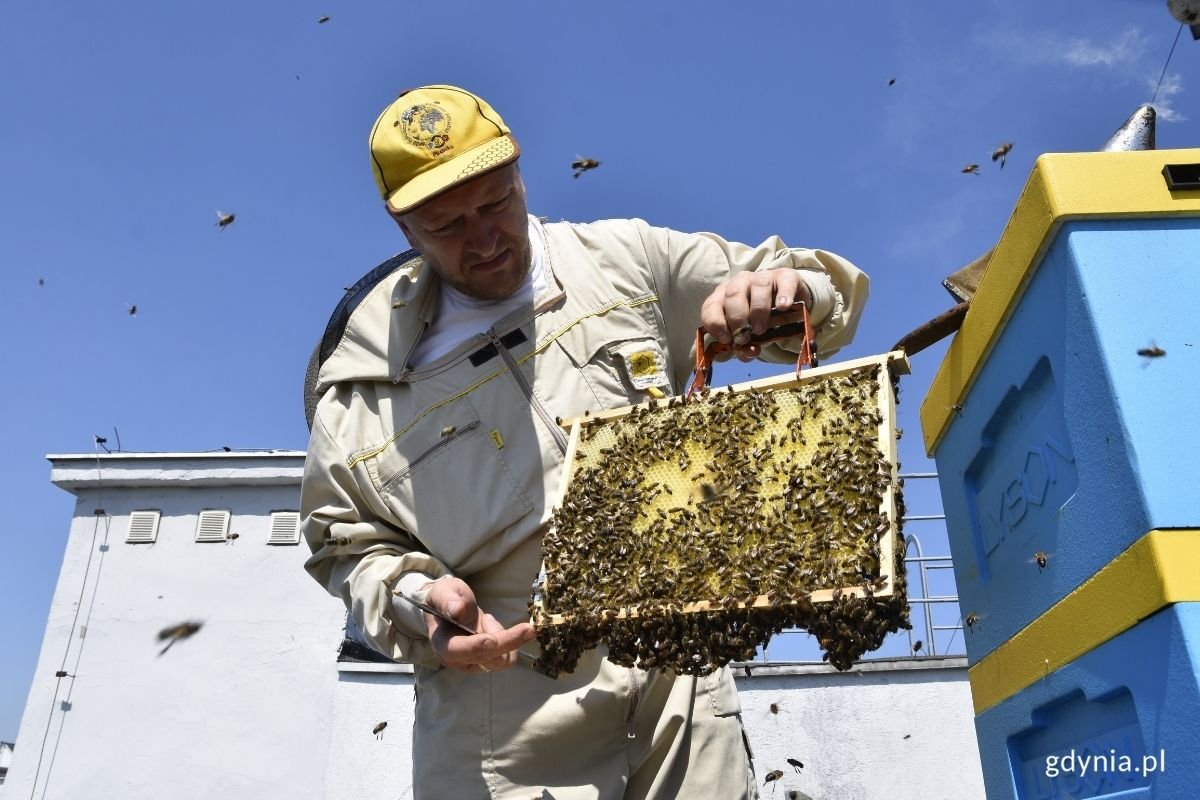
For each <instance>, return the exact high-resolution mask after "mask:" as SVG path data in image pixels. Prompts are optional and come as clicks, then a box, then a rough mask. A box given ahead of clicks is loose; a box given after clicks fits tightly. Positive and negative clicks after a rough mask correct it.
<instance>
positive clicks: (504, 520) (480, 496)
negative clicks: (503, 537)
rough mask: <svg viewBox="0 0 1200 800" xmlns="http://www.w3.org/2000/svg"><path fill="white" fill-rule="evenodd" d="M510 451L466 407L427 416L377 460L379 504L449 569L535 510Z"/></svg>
mask: <svg viewBox="0 0 1200 800" xmlns="http://www.w3.org/2000/svg"><path fill="white" fill-rule="evenodd" d="M506 446H508V443H507V442H505V441H504V438H503V435H502V434H501V433H500V431H498V430H495V429H492V428H489V427H488V425H487V424H486V423H485V422H484V421H483V420H481V419H480V418H479V415H478V414H476V413H475V410H474V408H472V407H471V405H470V404H469V403H467V402H465V401H463V400H460V401H458V402H455V403H451V404H449V405H448V406H447V407H445V408H444V409H438V410H436V411H433V412H431V413H429V414H427V415H426V416H425V417H424V418H423V419H421V420H420V421H419V422H418V423H417V424H415V425H413V426H412V428H411V429H410V430H408V431H405V432H404V434H403V435H402V436H400V437H399V438H398V439H397V440H396V441H395V442H393V443H392V444H391V445H389V446H388V447H387V448H386V449H385V450H384V451H383V452H381V453H380V454H379V456H378V457H377V463H376V474H377V475H378V478H379V483H378V490H379V495H380V499H381V500H382V501H383V502H384V503H385V504H386V505H387V506H388V508H389V509H391V511H392V512H393V513H394V514H396V516H397V517H398V518H399V519H400V521H401V522H402V524H403V525H404V526H405V528H406V529H407V530H409V531H410V532H411V533H412V534H413V535H414V536H416V538H418V539H419V540H421V542H422V543H424V544H425V546H426V547H427V548H428V549H429V552H430V554H431V555H434V556H436V557H437V558H438V559H440V560H441V561H443V562H444V563H445V564H446V565H447V566H449V567H451V568H452V569H453V568H454V566H455V565H456V564H459V563H461V562H462V560H463V559H464V558H465V557H466V556H467V555H469V554H470V553H471V552H472V551H474V550H475V549H476V548H477V547H479V545H480V544H482V543H483V542H485V541H487V540H488V539H489V538H490V537H492V536H494V535H495V534H498V533H500V532H501V531H503V530H504V529H505V528H507V527H509V526H511V525H513V524H514V523H516V522H517V521H519V520H520V519H522V518H523V517H524V516H525V515H527V514H529V513H530V512H531V511H532V510H533V509H534V504H533V502H532V501H531V499H530V497H529V495H528V493H527V492H526V491H525V490H524V488H523V487H522V486H521V485H520V484H519V483H518V481H517V479H516V476H514V475H513V474H512V472H511V470H510V469H509V467H508V464H507V463H506V461H505V459H504V457H503V450H504V448H505V447H506Z"/></svg>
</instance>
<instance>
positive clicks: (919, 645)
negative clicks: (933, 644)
mask: <svg viewBox="0 0 1200 800" xmlns="http://www.w3.org/2000/svg"><path fill="white" fill-rule="evenodd" d="M924 646H925V643H924V642H922V641H921V640H920V639H917V641H916V642H915V643H914V644H913V652H914V653H919V652H921V648H922V647H924Z"/></svg>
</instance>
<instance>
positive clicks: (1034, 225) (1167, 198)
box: [921, 148, 1200, 455]
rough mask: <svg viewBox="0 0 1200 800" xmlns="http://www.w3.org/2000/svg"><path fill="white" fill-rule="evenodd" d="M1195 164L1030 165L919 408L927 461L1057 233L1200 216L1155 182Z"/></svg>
mask: <svg viewBox="0 0 1200 800" xmlns="http://www.w3.org/2000/svg"><path fill="white" fill-rule="evenodd" d="M1198 162H1200V148H1195V149H1190V150H1137V151H1130V152H1116V153H1054V154H1047V155H1043V156H1041V157H1039V158H1038V160H1037V163H1036V164H1035V165H1034V168H1033V172H1032V173H1031V174H1030V176H1029V182H1028V183H1026V184H1025V189H1024V190H1023V191H1022V192H1021V197H1020V199H1018V200H1017V205H1016V207H1015V208H1014V209H1013V214H1012V217H1011V218H1010V219H1009V221H1008V225H1007V226H1006V227H1005V229H1004V233H1003V234H1001V236H1000V243H999V244H997V245H996V250H995V252H994V253H993V254H992V259H991V261H990V262H988V267H987V271H985V272H984V274H983V278H982V280H981V281H980V283H979V290H978V291H977V292H976V293H975V296H974V298H972V300H971V308H970V310H969V311H968V312H967V316H966V318H965V319H964V320H963V324H962V328H961V330H959V332H958V334H957V335H956V336H955V337H954V339H953V340H952V341H951V342H950V348H949V350H948V351H947V352H946V357H945V358H944V359H943V360H942V364H941V366H940V367H939V368H938V372H937V375H936V376H935V377H934V379H933V384H932V385H931V386H930V388H929V393H928V394H926V396H925V401H924V402H923V403H922V404H921V427H922V429H923V431H924V434H925V450H926V452H927V453H929V454H930V455H932V454H933V451H934V449H935V448H936V447H937V446H938V443H939V442H940V441H941V439H942V437H943V436H944V435H945V433H946V428H947V427H949V425H950V422H951V421H952V420H953V419H954V417H955V415H956V414H957V413H958V410H957V408H956V406H959V405H960V404H961V403H962V402H963V398H965V397H966V395H967V392H968V390H969V389H970V388H971V384H972V383H974V381H975V378H976V376H977V375H978V373H979V370H980V368H981V366H982V364H983V361H984V360H985V359H986V358H987V355H988V354H989V353H990V352H991V349H992V347H993V346H994V345H995V343H996V340H997V339H998V338H999V336H1000V333H1001V332H1002V331H1003V329H1004V323H1005V322H1006V321H1007V319H1008V317H1009V315H1010V314H1011V313H1012V311H1013V309H1014V308H1015V307H1016V304H1017V301H1018V300H1019V299H1020V296H1021V292H1022V291H1023V290H1024V288H1025V286H1026V284H1027V283H1028V282H1029V280H1030V279H1031V278H1032V277H1033V273H1034V272H1035V271H1036V269H1037V265H1038V263H1039V262H1040V261H1041V258H1042V255H1043V252H1044V250H1045V248H1047V247H1049V246H1050V243H1051V242H1053V240H1054V236H1055V234H1056V233H1057V231H1058V227H1059V226H1060V225H1061V224H1062V223H1064V222H1067V221H1070V220H1073V219H1080V218H1085V217H1106V218H1118V217H1171V216H1197V215H1200V192H1196V191H1179V190H1177V191H1171V190H1170V189H1168V188H1167V182H1166V180H1165V179H1164V178H1163V175H1162V172H1163V168H1164V166H1165V165H1167V164H1180V163H1185V164H1186V163H1191V164H1194V163H1198Z"/></svg>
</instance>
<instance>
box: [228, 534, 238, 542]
mask: <svg viewBox="0 0 1200 800" xmlns="http://www.w3.org/2000/svg"><path fill="white" fill-rule="evenodd" d="M239 536H241V534H240V533H230V534H226V536H225V538H226V539H227V540H229V541H231V542H232V541H233V540H234V539H236V538H238V537H239Z"/></svg>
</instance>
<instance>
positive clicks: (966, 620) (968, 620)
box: [963, 611, 979, 631]
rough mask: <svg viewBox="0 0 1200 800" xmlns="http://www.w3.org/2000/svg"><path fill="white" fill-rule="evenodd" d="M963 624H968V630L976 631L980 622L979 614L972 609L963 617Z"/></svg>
mask: <svg viewBox="0 0 1200 800" xmlns="http://www.w3.org/2000/svg"><path fill="white" fill-rule="evenodd" d="M963 624H964V625H966V626H967V629H968V630H970V631H974V630H975V626H976V625H978V624H979V615H978V614H976V613H975V612H974V611H972V612H971V613H970V614H967V616H965V617H963Z"/></svg>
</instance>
